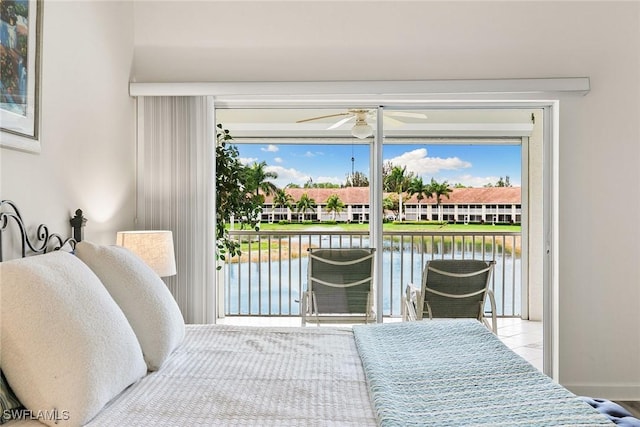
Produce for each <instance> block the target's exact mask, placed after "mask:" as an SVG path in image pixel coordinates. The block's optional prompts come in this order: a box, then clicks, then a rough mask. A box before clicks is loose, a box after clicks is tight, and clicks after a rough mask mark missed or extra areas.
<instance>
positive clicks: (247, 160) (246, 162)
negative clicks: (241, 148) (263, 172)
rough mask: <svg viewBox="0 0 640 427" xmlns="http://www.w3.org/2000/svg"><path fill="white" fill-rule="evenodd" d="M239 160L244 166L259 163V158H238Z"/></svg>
mask: <svg viewBox="0 0 640 427" xmlns="http://www.w3.org/2000/svg"><path fill="white" fill-rule="evenodd" d="M238 160H239V161H240V163H242V164H243V165H250V164H252V163H256V162H257V161H258V158H257V157H238Z"/></svg>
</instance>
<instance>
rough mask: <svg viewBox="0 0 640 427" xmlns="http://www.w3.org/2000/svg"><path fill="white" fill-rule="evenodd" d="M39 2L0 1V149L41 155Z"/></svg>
mask: <svg viewBox="0 0 640 427" xmlns="http://www.w3.org/2000/svg"><path fill="white" fill-rule="evenodd" d="M42 8H43V3H42V1H40V0H1V1H0V65H1V66H2V73H0V131H1V132H0V146H2V147H10V148H15V149H19V150H25V151H31V152H39V151H40V111H39V110H40V93H39V89H40V46H41V37H42V35H41V32H42Z"/></svg>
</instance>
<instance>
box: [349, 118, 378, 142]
mask: <svg viewBox="0 0 640 427" xmlns="http://www.w3.org/2000/svg"><path fill="white" fill-rule="evenodd" d="M351 135H353V136H355V137H356V138H359V139H365V138H368V137H370V136H371V135H373V128H372V127H371V126H369V125H368V124H367V123H366V122H357V123H356V124H355V125H354V126H353V128H352V129H351Z"/></svg>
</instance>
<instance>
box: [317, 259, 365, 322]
mask: <svg viewBox="0 0 640 427" xmlns="http://www.w3.org/2000/svg"><path fill="white" fill-rule="evenodd" d="M374 251H375V249H372V248H341V249H321V248H310V249H309V266H308V282H307V286H308V291H310V292H312V293H313V298H314V310H317V313H340V314H342V313H364V314H366V313H368V312H369V311H370V310H371V307H369V305H370V302H371V300H370V293H371V288H372V278H373V255H374Z"/></svg>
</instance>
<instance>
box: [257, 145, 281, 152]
mask: <svg viewBox="0 0 640 427" xmlns="http://www.w3.org/2000/svg"><path fill="white" fill-rule="evenodd" d="M260 150H261V151H267V152H269V153H275V152H276V151H278V150H280V149H279V148H278V146H277V145H273V144H269V145H267V146H266V147H263V148H261V149H260Z"/></svg>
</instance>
